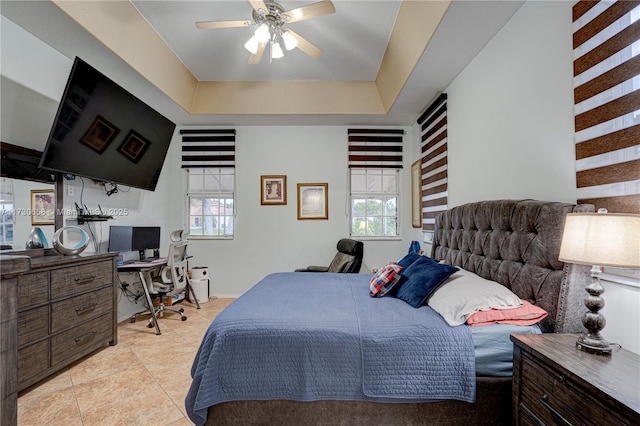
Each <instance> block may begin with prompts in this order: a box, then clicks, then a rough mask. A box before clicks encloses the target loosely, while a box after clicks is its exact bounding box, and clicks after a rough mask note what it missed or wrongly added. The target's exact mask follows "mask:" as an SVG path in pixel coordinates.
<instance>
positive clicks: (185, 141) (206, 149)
mask: <svg viewBox="0 0 640 426" xmlns="http://www.w3.org/2000/svg"><path fill="white" fill-rule="evenodd" d="M180 135H181V136H182V168H183V169H186V168H207V167H235V161H236V130H235V129H189V128H182V129H180Z"/></svg>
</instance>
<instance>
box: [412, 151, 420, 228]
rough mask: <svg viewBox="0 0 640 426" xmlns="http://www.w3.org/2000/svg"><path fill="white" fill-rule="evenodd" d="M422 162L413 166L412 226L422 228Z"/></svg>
mask: <svg viewBox="0 0 640 426" xmlns="http://www.w3.org/2000/svg"><path fill="white" fill-rule="evenodd" d="M421 166H422V160H418V161H416V162H415V163H413V164H412V165H411V225H412V226H413V227H414V228H420V227H421V226H422V202H421V201H422V170H421Z"/></svg>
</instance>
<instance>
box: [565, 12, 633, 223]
mask: <svg viewBox="0 0 640 426" xmlns="http://www.w3.org/2000/svg"><path fill="white" fill-rule="evenodd" d="M639 41H640V2H638V1H617V2H610V1H600V2H596V1H584V0H583V1H579V2H577V3H576V4H575V5H574V6H573V57H574V61H573V75H574V102H575V106H574V113H575V144H576V148H575V149H576V182H577V188H578V196H577V198H578V203H589V204H594V205H595V206H596V208H600V207H604V208H606V209H608V210H609V212H619V213H640V83H639V79H640V55H639V54H638V49H639V47H638V44H639ZM634 44H635V46H634Z"/></svg>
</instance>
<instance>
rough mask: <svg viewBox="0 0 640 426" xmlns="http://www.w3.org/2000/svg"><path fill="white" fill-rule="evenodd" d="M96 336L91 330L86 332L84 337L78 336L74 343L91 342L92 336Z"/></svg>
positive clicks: (95, 332)
mask: <svg viewBox="0 0 640 426" xmlns="http://www.w3.org/2000/svg"><path fill="white" fill-rule="evenodd" d="M96 334H98V332H97V331H95V330H91V331H90V332H88V333H87V334H85V335H84V336H79V337H76V339H75V340H76V343H84V342H85V341H86V340H91V339H93V338H94V336H95V335H96Z"/></svg>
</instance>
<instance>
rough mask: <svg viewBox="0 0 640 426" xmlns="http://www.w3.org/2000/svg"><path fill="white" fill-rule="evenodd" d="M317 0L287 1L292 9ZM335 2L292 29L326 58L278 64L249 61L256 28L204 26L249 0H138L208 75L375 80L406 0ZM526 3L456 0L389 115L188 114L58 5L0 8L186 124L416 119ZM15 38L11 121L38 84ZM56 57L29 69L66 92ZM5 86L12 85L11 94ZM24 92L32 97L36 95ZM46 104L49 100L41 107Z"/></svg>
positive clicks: (245, 12)
mask: <svg viewBox="0 0 640 426" xmlns="http://www.w3.org/2000/svg"><path fill="white" fill-rule="evenodd" d="M410 1H416V0H410ZM430 1H433V0H430ZM311 3H313V0H311V1H282V2H281V4H282V6H283V7H284V8H285V9H287V10H289V9H291V8H295V7H300V6H304V5H308V4H311ZM333 3H334V5H335V7H336V13H335V14H332V15H326V16H321V17H316V18H312V19H309V20H307V21H302V22H296V23H291V24H289V25H290V27H291V29H293V30H294V31H296V32H297V33H298V34H300V35H301V36H303V37H304V38H305V39H307V40H308V41H310V42H311V43H313V44H314V45H315V46H317V47H319V48H320V49H322V50H323V52H324V53H323V55H322V56H320V58H318V59H311V58H310V57H308V56H307V55H306V54H304V53H303V52H302V51H299V50H297V49H296V50H295V51H292V52H287V53H286V54H285V57H284V58H282V59H279V60H273V62H272V63H271V64H270V63H269V58H268V56H267V55H266V54H265V56H264V57H263V58H262V62H261V63H260V64H258V65H249V64H247V63H246V61H247V59H248V53H247V52H246V50H245V49H244V48H243V44H244V43H245V41H246V40H247V39H248V38H249V37H250V35H251V30H250V29H248V28H227V29H213V30H198V29H196V27H195V25H194V23H195V22H196V21H208V20H244V19H249V18H250V15H251V10H252V9H251V6H250V4H249V2H248V1H247V0H235V1H172V0H165V1H150V0H145V1H140V0H134V1H133V4H134V6H135V7H136V8H137V9H138V10H139V11H140V13H141V14H142V15H143V16H144V18H145V19H146V20H147V21H148V22H149V23H150V25H152V26H153V28H154V29H155V31H156V32H157V33H158V34H159V35H160V37H161V38H162V39H163V40H164V41H165V42H166V43H167V45H168V46H169V47H170V48H171V50H172V51H173V52H174V53H175V55H176V56H177V57H178V58H179V59H180V60H181V61H182V62H183V63H184V65H185V66H186V67H187V68H188V69H189V70H190V71H191V72H192V73H193V75H195V76H196V77H197V78H198V79H199V80H212V81H222V80H344V81H348V80H354V81H372V80H375V77H376V75H377V73H378V69H379V67H380V63H381V61H382V57H383V54H384V51H385V49H386V46H387V43H388V39H389V35H390V33H391V31H392V29H393V24H394V21H395V18H396V15H397V13H398V10H399V7H400V1H399V0H333ZM522 3H523V1H521V0H518V1H510V0H505V1H486V0H454V1H453V3H452V4H451V6H450V7H449V9H448V11H447V13H446V15H445V17H444V18H443V20H442V22H441V23H440V25H439V27H438V29H437V31H436V33H435V34H434V36H433V38H432V39H431V42H430V44H429V45H428V46H427V48H426V50H425V51H424V54H423V55H422V58H421V60H420V61H419V63H418V64H417V65H416V67H415V69H414V71H413V73H412V74H411V76H410V77H409V79H408V80H407V82H406V83H405V85H404V87H403V90H402V92H401V93H400V95H399V96H398V98H397V100H396V102H395V103H394V105H393V107H392V108H391V110H390V111H389V113H387V114H386V115H332V114H324V115H248V114H239V115H189V114H188V113H186V112H185V111H184V110H183V109H182V108H180V107H179V106H178V105H177V104H176V103H175V102H174V101H172V100H171V99H170V98H169V97H168V96H166V95H165V94H164V93H162V92H161V91H160V90H158V89H157V88H156V87H154V86H153V85H152V84H151V83H149V82H148V81H147V80H145V79H144V78H143V77H142V76H141V75H140V74H138V73H137V72H135V71H134V70H133V68H131V67H130V66H129V65H128V64H127V63H125V62H124V61H123V60H122V59H121V58H119V57H118V56H116V55H115V54H114V53H113V52H112V51H111V50H110V49H109V48H108V47H106V46H104V45H103V44H101V43H100V42H99V41H98V40H97V39H96V38H94V37H93V36H92V35H91V34H89V33H88V32H87V31H85V30H84V29H83V28H82V27H81V26H80V25H78V24H77V23H76V22H75V21H73V20H71V19H70V18H69V16H67V15H66V14H65V13H64V12H62V11H61V10H60V9H59V8H58V7H57V6H55V5H54V4H52V3H50V2H48V1H7V0H2V2H1V3H0V12H1V13H2V15H3V16H4V17H6V18H7V19H9V20H11V21H12V22H14V23H16V24H17V25H19V26H20V27H22V28H23V29H24V30H26V31H28V32H29V33H31V34H32V35H34V36H35V37H37V38H38V39H40V40H43V41H44V42H45V43H46V44H47V45H48V46H50V47H51V48H52V49H53V50H55V51H56V52H55V53H56V54H58V55H60V56H61V57H63V59H64V58H68V70H70V69H71V64H72V61H73V58H74V57H75V56H80V57H82V58H83V59H85V60H86V61H87V62H89V63H90V64H92V65H93V66H94V67H96V68H98V69H99V70H100V71H102V72H103V73H104V74H106V75H107V76H109V77H110V78H112V79H113V80H114V81H116V82H118V83H119V84H120V85H122V86H123V87H124V88H125V89H127V90H129V91H131V92H132V93H133V94H134V95H136V96H138V97H139V98H141V99H142V100H144V101H145V102H147V103H149V104H150V105H151V106H153V107H154V108H156V109H157V110H158V111H160V112H161V113H163V114H165V115H167V116H168V117H169V118H171V119H172V120H173V121H175V122H176V123H177V124H210V125H248V124H253V125H268V124H274V125H277V124H284V125H411V124H413V123H415V120H416V118H417V117H418V116H419V115H420V113H421V112H422V110H424V108H425V107H426V106H427V105H428V104H429V102H430V101H431V100H432V99H433V98H434V97H435V96H437V95H438V94H439V93H440V92H441V91H443V90H444V89H445V88H446V87H447V86H448V84H449V83H450V82H451V81H453V79H455V77H456V76H457V75H458V74H459V73H460V72H461V71H462V70H463V69H464V67H465V66H466V65H467V64H468V63H469V62H470V61H471V60H472V59H473V58H474V57H475V55H476V54H477V53H478V52H479V51H480V50H482V48H483V47H484V46H485V45H486V43H487V42H488V41H489V40H490V39H491V38H492V37H493V36H494V35H495V34H496V33H497V32H498V31H499V30H500V28H502V26H503V25H504V24H505V23H506V22H507V21H508V20H509V19H510V18H511V16H512V15H513V14H514V13H515V12H516V10H517V9H518V8H519V7H520V6H521V5H522ZM114 31H117V29H114ZM12 43H19V41H16V40H15V38H14V37H6V35H5V34H4V28H3V37H2V50H3V53H2V61H3V63H2V68H0V71H2V76H3V79H2V81H3V87H2V89H3V91H2V106H3V120H4V119H5V118H6V116H5V113H6V109H7V107H10V108H12V105H8V103H9V102H10V101H11V99H19V98H21V96H20V94H19V93H14V90H17V91H21V90H30V89H27V87H29V88H33V87H34V86H37V85H38V84H37V83H35V82H34V84H30V83H29V84H25V83H23V82H22V81H20V79H21V78H23V76H22V75H21V76H15V77H14V76H12V75H10V74H11V72H9V71H7V70H10V69H11V68H15V67H12V66H11V65H12V63H13V61H16V62H23V61H24V58H23V56H25V55H26V56H28V52H25V51H24V50H22V51H21V46H13V47H14V49H7V45H11V44H12ZM132 43H135V40H132ZM10 50H14V51H17V52H20V56H21V57H20V58H16V59H12V58H11V57H8V55H9V54H8V53H5V51H6V52H9V51H10ZM39 57H42V58H43V59H42V62H47V61H48V58H44V57H43V55H39ZM57 62H58V63H52V64H49V63H41V64H40V66H39V67H36V68H37V69H35V70H30V73H34V74H36V75H38V73H40V74H39V75H40V77H36V78H35V79H36V80H38V79H40V80H42V79H44V81H45V82H48V81H49V80H50V81H52V82H60V83H56V84H55V87H57V86H60V87H59V94H60V95H61V94H62V91H63V89H64V82H65V81H66V77H67V75H68V70H62V71H61V70H60V68H61V67H60V64H59V62H60V61H57ZM18 68H19V67H18ZM62 68H64V66H63V67H62ZM5 71H6V72H5ZM15 74H25V72H23V71H20V69H18V70H17V71H15V70H14V75H15ZM9 80H12V81H13V80H15V81H18V83H19V84H7V82H8V81H9ZM10 86H11V87H10ZM24 86H26V87H24ZM5 88H6V89H7V90H5ZM36 91H37V92H38V94H42V95H44V96H45V97H47V98H48V99H54V100H59V96H60V95H58V97H57V98H56V96H55V95H51V94H50V93H43V91H42V90H36ZM54 91H55V90H54ZM6 92H8V93H7V94H6V95H5V93H6ZM9 95H11V96H10V98H9ZM22 98H23V99H29V96H24V97H22ZM23 103H24V102H23ZM52 104H53V106H52V107H51V109H53V111H52V112H50V114H51V116H50V117H45V119H44V121H45V124H44V126H43V127H49V126H50V123H51V122H52V121H53V116H54V115H55V105H56V102H53V103H52ZM20 106H21V107H22V106H24V105H20ZM27 107H28V106H27ZM36 109H37V108H36ZM36 109H33V108H32V109H31V111H27V112H25V114H31V115H30V116H29V122H30V123H31V124H30V125H31V126H33V123H34V120H36V121H37V118H34V117H33V111H35V110H36ZM40 109H43V107H42V106H40ZM45 109H46V108H45ZM11 114H12V117H11V119H12V120H14V121H19V118H20V117H21V111H20V109H18V108H17V107H16V108H12V111H11ZM45 115H46V114H45ZM16 117H18V118H16ZM25 125H27V126H28V125H29V124H28V123H25ZM3 127H4V126H3ZM12 128H13V129H14V130H16V129H19V128H20V126H19V125H17V124H15V123H14V125H13V126H12ZM9 137H13V138H14V139H15V136H7V134H6V132H5V130H4V129H3V131H2V138H3V140H4V141H6V142H11V140H8V139H9ZM45 138H46V137H45ZM42 146H44V142H43V143H42ZM35 147H36V148H37V146H35ZM41 148H42V147H41Z"/></svg>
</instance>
